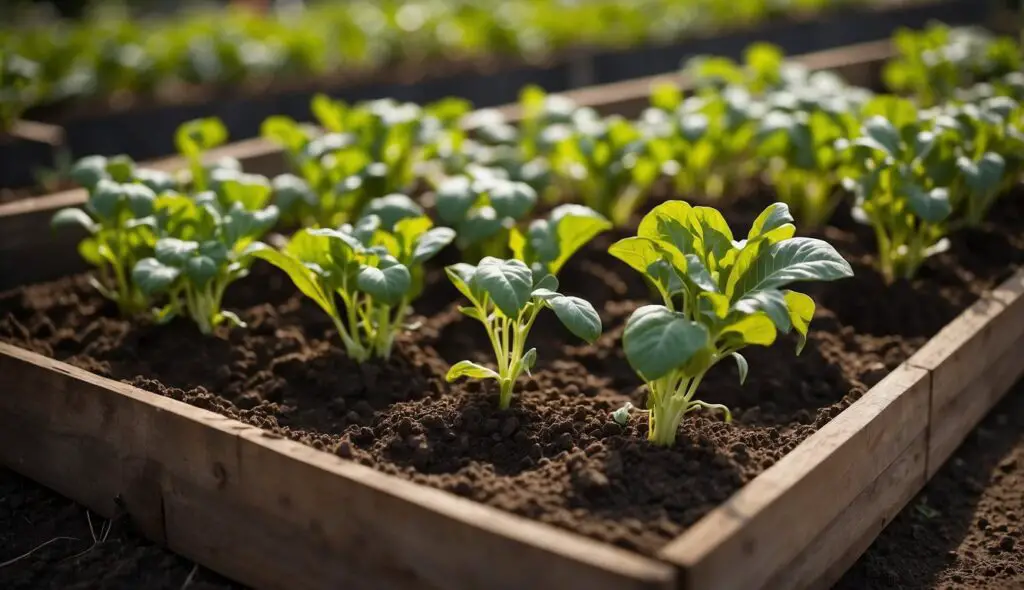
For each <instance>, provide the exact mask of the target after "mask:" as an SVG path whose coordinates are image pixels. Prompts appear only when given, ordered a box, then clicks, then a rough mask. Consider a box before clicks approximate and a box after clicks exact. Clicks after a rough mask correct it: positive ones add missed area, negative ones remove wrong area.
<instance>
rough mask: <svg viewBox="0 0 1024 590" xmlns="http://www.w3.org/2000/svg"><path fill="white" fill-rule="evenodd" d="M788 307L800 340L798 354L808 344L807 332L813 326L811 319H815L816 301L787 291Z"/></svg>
mask: <svg viewBox="0 0 1024 590" xmlns="http://www.w3.org/2000/svg"><path fill="white" fill-rule="evenodd" d="M785 298H786V307H787V308H788V309H789V320H790V322H792V324H793V329H795V330H796V333H797V335H798V336H799V339H798V341H797V345H796V353H797V354H800V352H801V351H802V350H803V349H804V345H805V344H807V330H808V329H809V328H810V325H811V318H813V317H814V300H813V299H811V298H810V297H808V296H807V295H804V294H803V293H797V292H796V291H786V292H785Z"/></svg>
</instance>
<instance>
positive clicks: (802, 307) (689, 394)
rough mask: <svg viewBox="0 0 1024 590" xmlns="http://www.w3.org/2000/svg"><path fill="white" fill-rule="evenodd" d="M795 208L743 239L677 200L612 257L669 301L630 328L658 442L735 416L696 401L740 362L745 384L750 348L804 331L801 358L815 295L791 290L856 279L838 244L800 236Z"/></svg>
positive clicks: (713, 213)
mask: <svg viewBox="0 0 1024 590" xmlns="http://www.w3.org/2000/svg"><path fill="white" fill-rule="evenodd" d="M794 232H795V228H794V226H793V218H792V216H791V215H790V213H789V209H788V207H786V205H785V204H783V203H776V204H774V205H771V206H769V207H768V208H767V209H765V210H764V211H763V212H762V213H761V214H760V215H759V216H758V218H757V219H756V220H755V221H754V225H753V227H752V228H751V229H750V232H749V233H748V234H747V237H746V239H744V240H739V241H737V240H735V239H734V238H733V234H732V231H731V230H730V229H729V226H728V225H727V224H726V222H725V219H724V218H723V217H722V215H721V214H720V213H719V212H718V211H717V210H715V209H713V208H710V207H691V206H690V205H689V204H687V203H684V202H682V201H669V202H667V203H664V204H662V205H659V206H658V207H656V208H655V209H654V210H652V211H651V212H650V213H648V214H647V215H646V216H645V217H644V219H643V221H641V223H640V227H639V229H638V231H637V235H636V236H634V237H629V238H625V239H623V240H620V241H618V242H616V243H615V244H613V245H612V246H611V248H610V249H609V252H610V253H611V254H612V255H613V256H615V257H616V258H618V259H620V260H622V261H623V262H625V263H626V264H628V265H629V266H630V267H632V268H633V269H635V270H636V271H638V272H640V273H641V274H642V275H643V276H644V277H645V278H646V279H647V280H648V281H649V282H650V283H651V284H652V285H653V287H654V288H655V289H656V290H657V291H658V293H660V294H661V298H662V304H661V305H645V306H643V307H640V308H639V309H637V310H636V311H635V312H633V314H632V315H631V316H630V318H629V320H628V321H627V322H626V329H625V332H624V334H623V339H622V343H623V348H624V350H625V353H626V358H627V360H628V361H629V363H630V365H631V366H632V367H633V369H634V370H635V371H636V372H637V374H638V375H639V376H640V378H641V379H643V381H644V383H646V385H647V390H648V397H647V408H648V411H649V413H650V421H649V428H650V430H649V433H648V438H649V439H650V440H651V441H652V442H654V443H655V444H658V445H664V446H671V445H672V444H674V442H675V439H676V432H677V431H678V429H679V424H680V423H681V421H682V419H683V417H684V416H685V415H686V414H687V413H688V412H690V411H691V410H694V409H698V408H705V409H715V410H720V411H722V412H724V413H725V415H726V420H730V419H731V414H730V412H729V409H728V408H727V407H725V406H723V405H720V404H709V403H706V402H703V401H701V400H699V399H696V397H695V396H696V393H697V388H698V387H699V386H700V383H701V381H702V380H703V378H704V376H705V374H706V373H707V371H708V370H709V369H710V368H711V367H713V366H714V365H715V364H716V363H718V362H719V361H720V360H722V359H725V358H732V359H734V360H735V362H736V364H737V367H738V368H739V375H740V383H743V381H744V380H745V379H746V376H747V361H746V359H744V358H743V356H742V355H740V353H739V351H740V350H742V349H743V348H744V347H746V346H750V345H759V346H768V345H770V344H772V343H773V342H774V341H775V338H776V335H777V333H778V332H783V333H786V332H790V331H795V332H796V333H797V335H798V336H799V344H798V347H797V352H798V353H799V352H800V349H801V348H802V347H803V346H804V343H805V342H806V337H807V329H808V326H809V324H810V321H811V317H812V316H813V315H814V301H813V300H811V298H810V297H808V296H807V295H804V294H802V293H798V292H796V291H791V290H785V289H783V288H782V287H784V286H786V285H787V284H789V283H792V282H797V281H811V280H816V281H832V280H836V279H841V278H845V277H849V276H852V274H853V271H852V270H851V268H850V265H849V263H847V262H846V260H844V259H843V257H842V256H840V255H839V253H838V252H836V250H835V249H834V248H833V247H832V246H830V245H829V244H828V243H826V242H824V241H821V240H816V239H812V238H794V237H793V234H794Z"/></svg>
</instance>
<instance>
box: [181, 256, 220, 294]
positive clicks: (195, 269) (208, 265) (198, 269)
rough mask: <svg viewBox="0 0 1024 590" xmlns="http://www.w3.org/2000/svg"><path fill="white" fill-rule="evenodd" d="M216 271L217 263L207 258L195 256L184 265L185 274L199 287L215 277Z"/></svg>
mask: <svg viewBox="0 0 1024 590" xmlns="http://www.w3.org/2000/svg"><path fill="white" fill-rule="evenodd" d="M218 270H219V269H218V267H217V263H216V262H214V261H213V259H212V258H210V257H209V256H196V257H194V258H190V259H189V260H188V261H187V262H186V263H185V274H186V275H187V276H188V278H189V280H191V281H192V282H193V283H195V284H197V285H199V286H200V287H201V286H204V285H206V283H208V282H210V280H211V279H213V277H215V276H217V272H218Z"/></svg>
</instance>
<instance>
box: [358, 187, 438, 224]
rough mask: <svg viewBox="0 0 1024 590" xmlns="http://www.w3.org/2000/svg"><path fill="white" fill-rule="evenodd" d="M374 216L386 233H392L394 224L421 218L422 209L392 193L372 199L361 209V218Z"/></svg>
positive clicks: (398, 194)
mask: <svg viewBox="0 0 1024 590" xmlns="http://www.w3.org/2000/svg"><path fill="white" fill-rule="evenodd" d="M367 215H376V216H377V217H379V218H380V225H381V227H382V228H383V229H385V230H386V231H392V230H393V229H394V227H395V224H396V223H398V222H399V221H401V220H403V219H408V218H410V217H422V216H423V207H420V206H419V205H417V204H416V202H415V201H413V200H412V199H410V198H409V197H408V196H407V195H403V194H401V193H392V194H390V195H385V196H383V197H380V198H377V199H374V200H372V201H370V203H369V204H368V205H367V206H366V207H365V208H364V209H363V212H362V216H367Z"/></svg>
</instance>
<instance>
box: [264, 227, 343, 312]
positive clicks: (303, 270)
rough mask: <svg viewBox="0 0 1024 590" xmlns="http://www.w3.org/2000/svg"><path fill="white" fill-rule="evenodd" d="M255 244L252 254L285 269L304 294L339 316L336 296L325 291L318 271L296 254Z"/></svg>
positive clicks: (327, 310)
mask: <svg viewBox="0 0 1024 590" xmlns="http://www.w3.org/2000/svg"><path fill="white" fill-rule="evenodd" d="M293 242H294V239H293ZM289 245H291V244H289ZM254 246H255V247H250V249H249V251H248V252H249V255H250V256H252V257H254V258H259V259H261V260H265V261H267V262H269V263H270V264H273V265H274V266H276V267H277V268H279V269H281V270H283V271H284V272H285V273H287V274H288V277H289V278H290V279H291V280H292V283H294V284H295V286H296V287H297V288H298V289H299V291H301V292H302V294H303V295H305V296H306V297H309V298H310V299H312V300H313V302H314V303H316V304H317V305H319V306H320V308H321V309H323V310H324V311H325V312H327V314H328V315H329V316H331V317H337V314H338V310H337V308H336V307H335V305H334V296H333V295H332V294H330V293H325V292H324V290H323V288H321V286H320V281H319V280H318V278H317V275H316V273H315V272H314V271H313V270H312V269H310V268H309V267H308V266H306V265H305V264H303V261H302V260H299V259H298V258H296V257H295V256H294V255H289V254H286V253H284V252H281V251H279V250H274V249H273V248H271V247H269V246H267V245H265V244H254Z"/></svg>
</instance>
